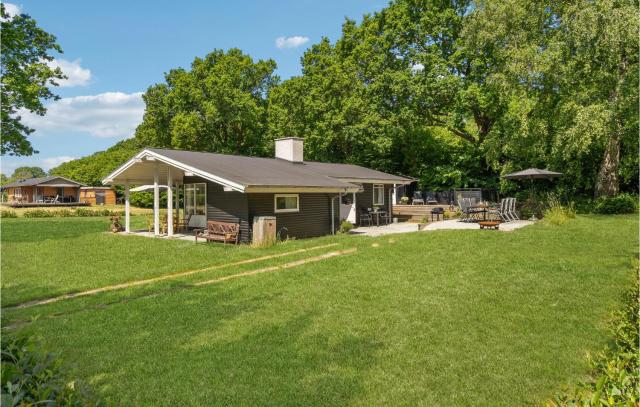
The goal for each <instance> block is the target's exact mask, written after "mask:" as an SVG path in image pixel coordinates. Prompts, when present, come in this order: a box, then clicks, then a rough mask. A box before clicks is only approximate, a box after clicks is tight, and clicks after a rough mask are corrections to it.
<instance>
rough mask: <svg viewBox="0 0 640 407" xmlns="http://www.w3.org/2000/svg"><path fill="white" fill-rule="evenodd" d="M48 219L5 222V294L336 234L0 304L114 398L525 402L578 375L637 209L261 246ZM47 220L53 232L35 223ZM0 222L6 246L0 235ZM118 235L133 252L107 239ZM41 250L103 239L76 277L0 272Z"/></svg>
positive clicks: (613, 287) (22, 328) (86, 245)
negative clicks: (17, 305)
mask: <svg viewBox="0 0 640 407" xmlns="http://www.w3.org/2000/svg"><path fill="white" fill-rule="evenodd" d="M25 221H26V222H30V223H22V222H25ZM48 221H50V220H45V221H40V220H38V221H37V222H31V220H16V221H14V222H5V221H3V224H2V226H3V229H2V232H3V235H2V243H3V244H2V255H3V259H2V262H3V263H2V266H3V269H2V271H3V276H2V280H3V281H2V287H3V290H2V294H3V301H4V298H5V297H6V296H9V297H10V298H11V299H12V300H13V301H14V302H16V301H20V300H24V299H26V298H38V296H39V295H42V294H43V293H44V294H45V295H46V294H47V292H46V290H47V289H48V287H53V289H54V290H55V291H56V292H57V293H59V292H64V291H65V290H75V289H78V287H79V286H83V284H81V283H79V281H82V280H83V278H89V279H90V280H91V282H90V284H89V283H87V284H86V286H92V287H93V286H96V284H102V283H104V281H107V280H109V281H111V279H112V280H116V279H115V278H112V277H109V278H107V277H105V275H109V274H116V275H117V276H118V278H117V280H127V279H133V278H138V277H141V276H147V275H151V274H161V273H165V272H176V271H180V270H184V269H188V268H190V267H193V266H196V265H198V266H199V265H203V264H204V265H206V264H205V263H207V261H208V262H209V263H212V264H213V263H216V262H224V261H231V260H232V259H239V258H250V257H251V256H254V257H257V256H260V255H264V254H265V253H267V252H269V253H277V252H279V251H280V252H283V251H287V250H292V249H295V248H296V247H298V246H297V245H300V246H301V247H302V246H303V245H308V246H306V247H309V246H313V245H319V244H326V243H328V242H337V243H338V246H336V248H333V247H332V248H327V249H324V250H322V251H320V252H318V253H305V254H300V255H296V256H294V257H292V258H280V259H275V260H273V259H272V260H268V261H265V262H260V263H256V264H253V265H245V266H242V267H238V268H232V269H231V270H216V271H213V272H211V273H203V274H197V275H192V276H189V277H185V278H182V279H179V280H178V281H165V282H161V283H158V284H154V285H150V286H144V287H136V288H130V289H125V290H121V291H118V292H110V293H105V294H100V295H97V296H94V297H90V298H82V299H74V300H69V301H63V302H59V303H55V304H50V305H46V306H38V307H33V308H30V309H24V310H9V311H7V310H5V312H4V313H3V318H4V323H5V325H7V324H14V327H12V328H10V330H11V331H18V332H19V333H25V334H33V335H36V336H37V337H40V338H41V340H42V343H43V344H44V346H45V347H46V348H47V349H48V350H55V351H59V352H61V354H62V358H63V360H64V362H65V364H66V365H67V367H68V368H69V369H70V374H71V375H72V376H74V377H77V378H80V379H82V380H83V381H86V382H88V383H90V385H91V387H92V388H93V390H94V392H95V393H97V394H98V395H99V396H100V397H101V398H103V399H105V400H107V402H110V403H112V404H115V405H167V406H169V405H177V404H180V405H345V404H349V405H362V406H364V405H367V406H369V405H429V406H431V405H491V406H494V405H505V406H512V405H535V404H540V403H542V402H543V401H544V400H545V399H546V398H548V397H550V396H551V395H552V394H553V393H554V392H555V391H557V390H558V389H560V388H561V387H563V386H564V385H567V384H573V383H575V382H577V381H578V380H579V379H580V378H582V377H584V375H585V374H586V373H587V371H588V365H587V361H586V355H587V352H593V351H597V350H599V349H600V348H601V347H602V346H603V345H604V344H605V343H606V341H607V340H608V338H607V336H606V332H605V330H604V324H605V322H606V320H607V318H608V313H609V311H611V310H612V309H614V308H615V307H616V306H617V305H618V303H619V300H620V295H621V293H622V291H623V290H624V289H625V288H626V287H627V286H628V285H629V284H631V282H632V274H633V271H632V270H631V263H632V261H631V260H632V258H633V257H634V256H637V255H638V253H637V251H638V226H637V219H636V217H635V216H609V217H578V218H577V219H575V220H573V221H571V222H569V223H568V224H566V225H563V226H560V227H552V226H547V225H544V224H541V223H539V224H536V225H534V226H531V227H527V228H525V229H522V230H518V231H516V232H512V233H502V232H493V231H439V232H418V233H412V234H403V235H393V236H385V237H380V238H375V239H371V238H365V237H360V236H340V237H329V238H322V239H310V240H305V241H302V240H301V241H295V242H288V243H286V244H283V245H278V246H276V247H274V248H271V249H269V250H268V251H265V250H254V249H250V248H248V247H238V248H236V247H231V248H230V247H227V248H223V247H222V246H221V245H208V246H202V247H201V246H197V247H196V246H195V245H194V244H189V245H188V246H185V245H183V244H182V242H175V241H174V242H170V241H165V240H153V239H144V238H135V237H123V236H112V235H109V234H104V233H102V230H103V229H101V226H100V224H99V223H98V224H96V223H95V222H98V221H96V220H86V219H64V220H61V223H47V222H48ZM73 222H77V223H73ZM56 228H57V229H58V230H59V231H60V235H59V237H58V238H55V237H52V236H51V232H52V231H54V230H56ZM18 229H19V230H26V229H30V230H31V232H32V233H34V234H35V237H34V238H33V239H30V238H29V239H28V238H26V237H24V236H25V235H23V233H22V232H19V231H17V230H18ZM74 231H75V232H74ZM29 235H31V234H29ZM11 236H13V240H10V244H11V245H13V247H12V249H14V250H8V249H6V247H5V246H6V245H5V237H11ZM20 236H23V237H22V238H19V237H20ZM21 239H22V240H21ZM69 242H72V243H69ZM121 242H124V243H121ZM22 245H27V246H29V248H30V250H27V249H25V248H23V247H21V246H22ZM94 246H95V247H94ZM123 247H124V248H126V247H131V249H129V250H127V249H125V250H124V251H123V252H119V251H117V250H120V249H122V248H123ZM352 247H354V248H357V251H356V252H355V253H353V254H345V255H343V256H337V257H334V258H330V259H327V260H322V261H319V262H315V263H308V264H304V265H300V266H297V267H293V268H290V269H286V270H277V271H273V272H268V273H263V274H258V275H251V276H246V277H241V278H237V279H233V280H228V281H224V282H220V283H217V284H211V285H205V286H200V287H194V286H193V285H191V284H192V283H197V282H199V281H205V280H209V279H211V278H214V277H216V276H220V275H229V274H232V273H234V272H235V273H239V272H243V271H248V270H251V269H257V268H261V267H264V266H266V265H275V264H282V263H286V262H289V261H291V260H296V259H301V258H306V257H311V256H315V255H317V254H321V253H326V252H329V251H333V250H337V249H346V248H352ZM56 248H57V249H58V250H56ZM41 250H42V251H41ZM57 251H61V252H64V253H65V254H66V255H68V256H74V255H75V256H77V257H79V258H84V257H92V256H95V255H97V254H98V253H102V254H103V255H104V256H105V259H109V262H106V261H105V262H104V263H99V267H94V268H86V269H82V268H76V269H74V273H79V272H80V270H85V274H84V276H85V277H82V276H80V277H79V276H77V275H75V274H74V273H70V272H68V271H66V269H65V267H66V266H65V265H64V264H61V262H51V263H49V264H50V266H49V267H46V268H42V269H39V270H40V280H42V282H41V283H38V279H37V278H36V277H35V276H36V275H37V274H36V273H35V271H32V272H31V273H29V274H28V276H27V277H28V278H26V280H27V282H26V283H21V274H20V273H19V272H14V271H9V270H8V269H7V267H9V266H8V265H9V264H11V265H13V264H20V261H19V260H17V259H15V257H16V256H18V255H22V254H23V253H27V252H30V253H31V255H32V259H33V258H34V257H35V258H37V259H39V261H41V262H45V261H46V255H51V254H52V253H56V252H57ZM7 257H8V259H7ZM171 259H175V260H171ZM163 261H165V262H171V264H170V266H171V267H169V266H166V268H165V266H163V265H162V263H163ZM136 262H137V263H138V264H141V266H140V267H137V268H136V266H135V264H136ZM190 262H191V263H190ZM149 267H155V268H156V269H155V270H153V271H152V272H150V271H149V270H148V268H149ZM123 269H124V270H123ZM7 275H10V276H11V279H10V280H7ZM61 275H65V276H66V277H65V278H64V279H60V278H59V276H61ZM51 280H55V281H58V282H57V283H56V284H51V283H49V281H51ZM8 282H10V283H11V284H12V285H9V284H7V283H8ZM16 287H23V291H22V293H21V294H20V295H15V294H12V293H11V292H12V290H14V289H15V288H16ZM26 287H30V288H29V289H27V288H26ZM27 293H28V295H27ZM5 329H7V328H5Z"/></svg>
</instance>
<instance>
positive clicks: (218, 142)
mask: <svg viewBox="0 0 640 407" xmlns="http://www.w3.org/2000/svg"><path fill="white" fill-rule="evenodd" d="M275 69H276V64H275V62H274V61H272V60H267V61H262V60H260V61H257V62H254V61H253V59H252V58H251V57H249V56H247V55H245V54H243V53H242V52H241V51H240V50H238V49H231V50H229V51H227V52H224V51H221V50H215V51H213V52H211V53H210V54H208V55H207V56H206V57H204V58H196V59H195V60H194V61H193V63H192V64H191V70H189V71H187V70H185V69H182V68H178V69H172V70H171V71H170V72H169V73H168V74H166V75H165V80H166V83H163V84H158V85H154V86H152V87H150V88H149V89H148V90H147V92H146V93H145V95H144V96H143V98H144V101H145V103H146V111H145V115H144V119H143V122H142V124H140V126H139V127H138V128H137V129H136V139H137V140H138V142H139V143H140V144H141V145H145V146H149V147H166V148H177V149H184V150H195V151H215V152H219V153H231V154H250V155H262V154H265V152H266V151H267V149H268V148H269V146H268V143H266V140H265V137H264V134H265V124H266V115H267V109H266V107H267V97H268V94H269V91H270V89H271V88H272V86H273V85H274V84H275V83H277V81H278V77H277V76H275V75H274V71H275Z"/></svg>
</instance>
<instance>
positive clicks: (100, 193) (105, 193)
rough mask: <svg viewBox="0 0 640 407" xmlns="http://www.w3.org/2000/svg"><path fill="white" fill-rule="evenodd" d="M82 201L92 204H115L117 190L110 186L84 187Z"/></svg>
mask: <svg viewBox="0 0 640 407" xmlns="http://www.w3.org/2000/svg"><path fill="white" fill-rule="evenodd" d="M80 202H85V203H88V204H91V205H115V204H116V191H114V190H113V189H112V188H110V187H82V188H80Z"/></svg>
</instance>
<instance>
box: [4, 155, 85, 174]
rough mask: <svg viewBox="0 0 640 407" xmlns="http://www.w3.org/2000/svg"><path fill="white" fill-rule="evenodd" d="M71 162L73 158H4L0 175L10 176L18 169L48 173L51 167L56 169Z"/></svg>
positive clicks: (35, 156)
mask: <svg viewBox="0 0 640 407" xmlns="http://www.w3.org/2000/svg"><path fill="white" fill-rule="evenodd" d="M71 160H75V157H69V156H59V157H46V158H40V157H39V156H38V155H34V156H30V157H11V160H7V157H4V158H3V159H2V160H1V161H0V173H2V174H4V175H6V176H11V174H13V173H14V171H15V170H16V168H18V167H40V168H42V169H43V170H45V171H49V170H50V169H52V168H53V167H57V166H58V165H60V164H62V163H66V162H67V161H71Z"/></svg>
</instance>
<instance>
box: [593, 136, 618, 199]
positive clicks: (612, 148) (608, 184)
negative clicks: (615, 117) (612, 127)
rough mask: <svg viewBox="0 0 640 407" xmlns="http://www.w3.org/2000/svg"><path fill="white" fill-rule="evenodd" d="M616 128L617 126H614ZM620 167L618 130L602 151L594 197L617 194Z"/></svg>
mask: <svg viewBox="0 0 640 407" xmlns="http://www.w3.org/2000/svg"><path fill="white" fill-rule="evenodd" d="M616 127H617V126H616ZM619 165H620V136H619V133H618V129H616V132H615V134H614V135H612V136H611V138H610V139H609V142H608V143H607V147H606V148H605V150H604V159H603V160H602V165H601V166H600V171H599V172H598V181H597V182H596V190H595V195H596V198H597V197H600V196H615V195H617V194H618V190H619V187H620V186H619V185H620V184H619V181H618V167H619Z"/></svg>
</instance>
